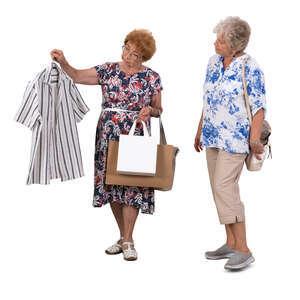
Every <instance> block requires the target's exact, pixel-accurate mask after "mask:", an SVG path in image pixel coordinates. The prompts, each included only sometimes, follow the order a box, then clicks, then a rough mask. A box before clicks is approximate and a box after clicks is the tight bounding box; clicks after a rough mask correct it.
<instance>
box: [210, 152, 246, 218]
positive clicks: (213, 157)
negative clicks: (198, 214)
mask: <svg viewBox="0 0 300 300" xmlns="http://www.w3.org/2000/svg"><path fill="white" fill-rule="evenodd" d="M205 150H206V151H205V152H206V160H207V168H208V174H209V180H210V185H211V189H212V194H213V198H214V201H215V204H216V207H217V212H218V216H219V220H220V223H221V224H232V223H236V222H244V221H245V211H244V204H243V202H242V201H241V199H240V190H239V185H238V182H239V179H240V175H241V173H242V169H243V166H244V161H245V159H246V157H247V154H241V153H230V152H227V151H224V150H221V149H219V148H215V147H205Z"/></svg>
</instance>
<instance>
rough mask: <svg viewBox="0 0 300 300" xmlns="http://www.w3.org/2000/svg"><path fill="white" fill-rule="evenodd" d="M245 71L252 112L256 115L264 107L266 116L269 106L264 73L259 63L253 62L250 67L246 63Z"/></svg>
mask: <svg viewBox="0 0 300 300" xmlns="http://www.w3.org/2000/svg"><path fill="white" fill-rule="evenodd" d="M245 73H246V78H247V92H248V99H249V104H250V108H251V114H252V116H254V115H255V114H256V112H257V111H258V110H259V109H261V108H263V109H264V116H266V112H267V107H266V91H265V78H264V73H263V71H262V70H261V69H260V68H259V67H258V66H257V64H251V63H250V66H248V67H247V65H246V68H245Z"/></svg>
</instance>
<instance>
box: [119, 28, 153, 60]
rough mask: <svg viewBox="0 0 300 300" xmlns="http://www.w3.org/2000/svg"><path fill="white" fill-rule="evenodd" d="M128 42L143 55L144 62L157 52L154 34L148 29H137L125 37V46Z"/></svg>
mask: <svg viewBox="0 0 300 300" xmlns="http://www.w3.org/2000/svg"><path fill="white" fill-rule="evenodd" d="M128 42H130V43H131V44H133V45H134V46H135V47H136V50H137V51H138V52H140V54H141V55H142V59H143V61H147V60H149V59H150V58H151V57H152V56H153V55H154V53H155V51H156V44H155V39H154V37H153V36H152V33H151V32H150V31H149V30H146V29H135V30H133V31H131V32H130V33H128V34H127V35H126V37H125V40H124V44H125V45H126V44H127V43H128Z"/></svg>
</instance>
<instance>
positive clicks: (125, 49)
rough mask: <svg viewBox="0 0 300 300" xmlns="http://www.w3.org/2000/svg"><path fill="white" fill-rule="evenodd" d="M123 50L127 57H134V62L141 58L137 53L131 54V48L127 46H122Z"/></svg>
mask: <svg viewBox="0 0 300 300" xmlns="http://www.w3.org/2000/svg"><path fill="white" fill-rule="evenodd" d="M122 50H123V52H124V53H126V55H129V57H132V58H133V60H138V59H139V58H140V56H139V55H137V54H136V53H135V52H130V48H129V47H128V46H126V45H123V46H122Z"/></svg>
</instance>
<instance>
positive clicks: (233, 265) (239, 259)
mask: <svg viewBox="0 0 300 300" xmlns="http://www.w3.org/2000/svg"><path fill="white" fill-rule="evenodd" d="M254 261H255V259H254V257H253V255H252V253H250V254H248V253H243V252H240V251H235V254H234V255H233V256H232V257H231V258H230V259H229V260H228V261H227V263H226V264H225V266H224V268H225V269H227V270H241V269H244V268H246V267H248V266H249V265H250V264H251V263H253V262H254Z"/></svg>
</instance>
